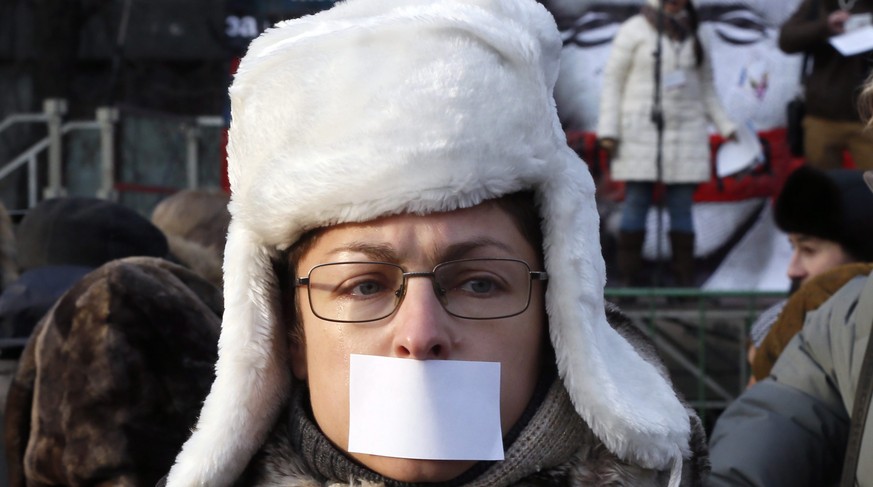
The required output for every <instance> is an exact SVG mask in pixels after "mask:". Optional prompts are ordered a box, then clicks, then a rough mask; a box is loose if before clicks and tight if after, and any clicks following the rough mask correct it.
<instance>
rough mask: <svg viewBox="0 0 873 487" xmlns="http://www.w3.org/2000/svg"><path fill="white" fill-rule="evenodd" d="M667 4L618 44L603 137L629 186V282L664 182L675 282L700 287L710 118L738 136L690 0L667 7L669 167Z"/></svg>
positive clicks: (622, 240) (622, 33) (630, 24)
mask: <svg viewBox="0 0 873 487" xmlns="http://www.w3.org/2000/svg"><path fill="white" fill-rule="evenodd" d="M659 12H661V11H660V9H659V0H648V4H647V5H644V6H643V10H642V12H641V13H640V14H639V15H637V16H634V17H632V18H630V19H628V20H627V21H626V22H625V23H624V24H622V26H621V28H620V29H619V31H618V34H616V36H615V39H614V40H613V45H612V52H611V53H610V56H609V61H608V62H607V66H606V72H605V74H604V80H603V90H602V92H601V99H600V118H599V122H598V126H597V135H598V139H599V141H600V145H601V146H602V147H603V148H605V149H606V150H607V151H608V152H609V153H610V154H611V156H612V177H613V179H615V180H617V181H625V182H626V194H625V202H624V209H623V211H622V215H621V223H620V225H619V230H620V233H619V240H618V266H619V273H620V275H621V279H622V280H623V283H622V284H623V285H625V286H632V285H638V284H640V281H639V273H640V270H641V267H642V247H643V243H644V241H645V232H646V217H647V215H648V210H649V207H650V206H651V203H652V190H653V188H654V184H655V183H656V182H663V183H664V184H665V185H666V195H665V196H666V207H667V210H668V212H669V215H670V244H671V255H672V264H673V271H674V274H675V282H676V284H678V285H681V286H690V285H693V284H694V269H693V264H694V225H693V222H692V218H691V204H692V198H693V196H694V190H695V188H696V186H697V184H698V183H700V182H702V181H707V180H709V178H710V163H709V160H710V149H709V134H708V131H707V127H708V120H707V119H709V120H711V121H712V122H713V123H714V124H715V126H716V127H717V129H718V130H719V132H721V134H722V135H724V136H726V137H733V134H734V132H735V130H736V128H735V126H734V125H733V123H732V122H731V121H730V120H728V118H727V116H726V115H725V114H724V112H723V110H722V108H721V106H720V105H719V102H718V98H717V97H716V94H715V90H714V88H713V83H712V69H711V67H710V64H709V61H708V59H707V58H706V56H705V55H704V51H703V48H702V46H701V44H700V41H699V39H698V38H697V15H696V12H695V10H694V5H693V4H692V3H691V2H690V1H688V0H668V1H666V2H664V9H663V19H662V22H660V23H662V24H663V25H664V31H663V37H662V39H663V40H662V42H661V77H660V78H661V103H662V115H663V123H664V133H663V152H662V157H661V167H660V169H659V168H658V167H657V166H658V164H657V152H658V151H657V148H658V131H657V127H656V124H655V123H654V122H653V113H652V107H653V105H654V97H655V81H654V78H655V76H654V73H655V63H656V59H655V57H654V55H653V54H654V52H655V51H656V48H657V45H658V39H659V35H658V25H659V16H660V15H661V14H660V13H659Z"/></svg>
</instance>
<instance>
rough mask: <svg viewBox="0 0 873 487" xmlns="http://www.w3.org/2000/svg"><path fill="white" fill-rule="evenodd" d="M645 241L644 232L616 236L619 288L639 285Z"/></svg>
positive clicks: (624, 233)
mask: <svg viewBox="0 0 873 487" xmlns="http://www.w3.org/2000/svg"><path fill="white" fill-rule="evenodd" d="M645 241H646V232H645V230H642V231H637V232H620V233H619V234H618V246H617V255H616V257H617V260H618V274H619V279H620V284H621V287H637V286H640V285H641V282H640V281H641V279H640V271H641V270H642V268H643V242H645Z"/></svg>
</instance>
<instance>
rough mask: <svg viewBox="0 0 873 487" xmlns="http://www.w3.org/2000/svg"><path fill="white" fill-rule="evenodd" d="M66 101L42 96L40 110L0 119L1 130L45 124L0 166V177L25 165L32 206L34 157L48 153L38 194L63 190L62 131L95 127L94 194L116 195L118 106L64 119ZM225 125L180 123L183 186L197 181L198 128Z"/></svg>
mask: <svg viewBox="0 0 873 487" xmlns="http://www.w3.org/2000/svg"><path fill="white" fill-rule="evenodd" d="M66 112H67V104H66V101H65V100H62V99H46V100H45V101H44V102H43V112H42V113H21V114H13V115H10V116H8V117H6V118H5V119H4V120H3V121H2V122H0V133H2V132H3V131H5V130H7V129H9V128H11V127H13V126H15V125H20V124H25V123H28V124H33V123H42V124H45V126H46V132H47V135H46V136H45V137H44V138H42V139H40V140H38V141H37V142H35V143H34V144H33V145H31V146H30V147H29V148H27V149H25V150H24V151H22V152H21V153H20V154H19V155H17V156H16V157H14V158H12V159H11V160H9V161H8V162H5V163H4V164H3V165H2V166H0V180H2V179H4V178H6V177H8V176H9V175H11V174H13V173H14V172H15V171H17V170H18V169H20V168H21V167H22V166H24V165H26V166H27V202H28V207H33V206H35V205H36V204H37V203H38V202H39V188H38V184H39V182H38V181H39V172H38V163H39V157H40V156H41V155H42V154H43V153H46V154H47V161H48V163H47V165H48V167H47V184H46V187H45V188H43V194H42V197H43V198H52V197H57V196H64V195H66V194H67V190H66V188H65V186H64V182H63V181H64V172H63V171H64V166H65V164H64V141H63V138H64V136H65V135H67V134H69V133H70V132H73V131H87V130H90V131H96V132H98V133H99V137H100V149H99V150H100V184H99V189H98V191H97V194H96V195H95V196H97V197H100V198H105V199H111V200H114V199H117V196H118V195H117V190H116V184H117V180H116V174H117V166H118V164H117V151H116V134H117V125H118V123H119V122H120V120H121V117H122V114H121V112H120V111H119V110H118V109H117V108H114V107H99V108H97V110H96V115H95V119H94V120H73V121H65V120H64V117H65V115H66ZM224 125H225V122H224V119H223V118H222V117H220V116H200V117H191V118H190V121H188V122H186V123H184V124H182V125H181V130H182V131H183V132H184V136H185V141H186V142H185V145H186V151H185V152H186V156H185V158H186V177H187V188H191V189H194V188H198V187H200V181H199V179H198V173H199V169H198V166H199V157H200V154H199V147H198V143H199V141H200V138H201V130H202V129H203V128H220V127H223V126H224Z"/></svg>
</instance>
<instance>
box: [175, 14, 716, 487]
mask: <svg viewBox="0 0 873 487" xmlns="http://www.w3.org/2000/svg"><path fill="white" fill-rule="evenodd" d="M389 5H390V6H389ZM560 46H561V41H560V37H559V34H558V32H557V29H556V27H555V24H554V20H553V19H552V17H551V16H550V15H549V14H548V12H547V11H546V10H545V9H544V8H543V7H542V6H541V5H539V4H537V3H535V2H533V1H531V0H501V1H500V2H480V1H458V0H453V1H440V2H421V1H420V0H414V1H413V0H410V1H407V2H390V4H386V3H385V2H380V1H376V0H353V1H349V2H345V3H342V4H339V5H337V6H336V7H334V8H333V9H331V10H329V11H326V12H322V13H319V14H317V15H315V16H311V17H307V18H304V19H300V20H296V21H290V22H287V23H282V24H279V25H278V26H277V27H276V28H274V29H272V30H270V31H268V32H266V33H265V34H264V35H262V36H261V37H260V38H258V39H257V40H256V41H255V42H254V43H253V44H252V45H251V47H250V49H249V52H248V54H247V55H246V57H245V58H244V59H243V60H242V63H241V65H240V69H239V71H238V73H237V76H236V79H235V81H234V84H233V86H232V88H231V98H232V108H233V124H232V127H231V129H230V136H229V137H230V150H229V168H230V176H231V178H230V179H231V186H232V200H231V205H230V210H231V215H232V220H231V224H230V231H229V235H228V246H227V248H226V251H225V265H224V269H225V280H224V283H225V288H224V290H225V296H226V301H225V310H226V311H225V315H224V319H223V325H222V335H221V339H220V343H219V347H220V358H219V360H218V363H217V365H216V381H215V383H214V385H213V389H212V391H211V392H210V396H209V397H208V398H207V400H206V401H205V403H204V407H203V410H202V412H201V416H200V420H199V424H198V427H197V428H196V430H195V432H194V433H193V436H192V437H191V438H190V439H189V441H188V442H187V443H186V445H185V446H184V448H183V450H182V452H181V453H180V454H179V456H178V457H177V459H176V464H175V465H174V467H173V469H172V470H171V471H170V474H169V475H168V478H167V485H169V486H190V485H230V484H233V483H237V484H238V485H408V484H417V483H436V484H437V485H489V486H504V485H531V484H540V485H544V484H545V485H550V484H554V483H558V484H561V485H564V484H568V485H634V486H639V485H668V484H669V485H680V483H682V482H686V483H691V482H695V481H696V480H699V476H700V474H701V472H702V470H703V465H704V462H705V453H703V451H702V450H700V449H699V448H698V447H699V446H700V445H699V444H698V443H697V442H699V441H700V440H701V439H702V431H701V429H700V423H699V420H698V419H697V417H696V415H695V414H694V413H693V412H692V411H690V410H688V409H687V408H686V407H685V406H684V405H683V404H682V402H681V401H680V399H679V398H678V397H677V395H676V393H675V392H674V391H673V388H672V386H671V384H670V382H669V380H668V378H667V377H666V371H665V369H664V367H663V365H662V364H661V363H660V361H659V360H658V359H657V357H656V356H655V355H654V353H653V351H652V349H651V347H650V346H647V345H646V344H645V343H644V340H643V341H640V340H639V336H638V334H637V333H634V329H633V327H631V326H629V325H627V323H625V324H624V326H621V325H619V324H616V325H617V326H619V329H620V330H621V334H620V333H619V332H617V331H616V330H615V329H614V328H613V327H612V326H610V324H609V323H608V322H607V319H606V313H605V307H604V300H603V286H604V265H603V260H602V257H601V255H600V248H599V245H598V236H597V230H596V229H597V227H598V221H597V220H598V217H597V211H596V207H595V204H594V185H593V182H592V180H591V177H590V175H589V174H588V172H587V170H586V168H585V165H584V163H583V162H582V161H580V160H579V159H578V157H576V156H575V154H574V153H573V152H572V151H571V150H570V149H569V148H568V147H567V145H566V142H565V139H564V136H563V133H562V132H561V129H560V124H559V123H558V120H557V114H556V112H555V108H554V100H553V97H552V89H553V86H554V83H555V78H556V76H557V68H558V55H559V50H560ZM546 303H548V306H547V305H546ZM624 336H628V337H631V339H632V340H634V341H635V343H636V348H634V345H631V343H630V342H629V341H628V339H626V338H625V337H624Z"/></svg>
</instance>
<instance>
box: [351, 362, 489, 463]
mask: <svg viewBox="0 0 873 487" xmlns="http://www.w3.org/2000/svg"><path fill="white" fill-rule="evenodd" d="M349 403H350V404H349V452H352V453H366V454H371V455H380V456H387V457H396V458H412V459H421V460H503V438H502V434H501V430H500V363H498V362H464V361H457V360H425V361H421V360H411V359H399V358H391V357H377V356H370V355H352V356H351V363H350V381H349Z"/></svg>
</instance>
